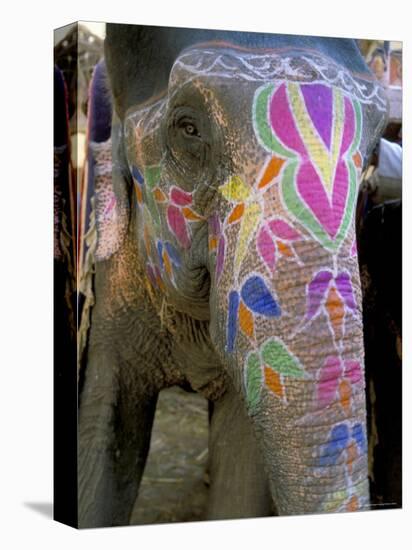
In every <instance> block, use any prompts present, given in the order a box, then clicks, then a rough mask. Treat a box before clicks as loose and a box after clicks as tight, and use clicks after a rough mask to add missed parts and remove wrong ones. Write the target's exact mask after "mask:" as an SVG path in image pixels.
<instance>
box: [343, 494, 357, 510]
mask: <svg viewBox="0 0 412 550" xmlns="http://www.w3.org/2000/svg"><path fill="white" fill-rule="evenodd" d="M346 510H347V511H348V512H356V510H359V502H358V497H357V496H355V495H353V496H352V497H351V498H350V500H349V502H348V503H347V504H346Z"/></svg>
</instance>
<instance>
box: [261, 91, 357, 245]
mask: <svg viewBox="0 0 412 550" xmlns="http://www.w3.org/2000/svg"><path fill="white" fill-rule="evenodd" d="M253 122H254V126H255V133H256V135H257V137H258V139H259V140H260V142H261V144H262V146H263V147H264V148H265V149H266V150H268V151H270V152H272V153H275V154H276V155H278V156H279V158H281V159H283V160H284V162H285V163H286V166H285V167H284V169H283V173H282V178H281V181H280V189H281V195H282V200H283V202H284V206H285V208H286V209H287V211H288V212H289V213H290V214H291V216H292V217H293V219H294V220H296V221H297V222H298V223H299V224H300V225H301V226H303V227H304V228H305V229H306V230H307V231H309V232H310V234H311V235H312V237H313V238H315V239H316V240H318V241H319V242H320V243H321V244H322V246H324V247H325V248H326V249H327V250H330V251H331V252H333V253H335V252H336V251H337V250H338V249H339V247H340V246H341V244H342V243H343V241H344V240H345V238H346V235H347V233H348V229H349V226H350V222H351V221H352V217H353V214H354V208H355V203H356V201H355V196H356V191H357V171H359V170H360V169H361V167H362V157H361V154H360V152H359V144H360V136H361V130H362V110H361V107H360V104H359V101H358V100H356V99H355V98H352V97H349V96H348V95H346V94H344V93H343V92H342V90H341V89H339V88H336V87H332V86H329V85H326V84H303V83H298V82H286V83H285V82H283V83H281V84H280V85H275V84H269V85H265V86H263V87H261V88H259V89H258V90H257V92H256V94H255V101H254V108H253Z"/></svg>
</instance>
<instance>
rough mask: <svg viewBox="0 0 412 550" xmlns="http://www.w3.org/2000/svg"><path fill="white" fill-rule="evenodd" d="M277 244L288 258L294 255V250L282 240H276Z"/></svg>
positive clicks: (281, 252)
mask: <svg viewBox="0 0 412 550" xmlns="http://www.w3.org/2000/svg"><path fill="white" fill-rule="evenodd" d="M276 244H277V247H278V250H279V252H280V254H282V256H287V257H288V258H290V257H291V256H293V250H292V249H291V248H290V246H289V245H288V244H285V243H283V242H282V241H276Z"/></svg>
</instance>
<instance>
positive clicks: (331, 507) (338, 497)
mask: <svg viewBox="0 0 412 550" xmlns="http://www.w3.org/2000/svg"><path fill="white" fill-rule="evenodd" d="M347 498H348V491H347V489H342V490H341V491H335V492H334V493H332V494H330V495H328V496H327V497H326V499H325V501H324V502H323V503H322V510H323V511H324V512H334V511H335V510H337V509H338V508H340V507H341V506H342V505H343V504H344V503H345V501H346V500H347Z"/></svg>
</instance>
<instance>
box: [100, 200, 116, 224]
mask: <svg viewBox="0 0 412 550" xmlns="http://www.w3.org/2000/svg"><path fill="white" fill-rule="evenodd" d="M115 206H116V195H115V194H114V193H112V196H111V197H110V200H109V202H108V204H107V206H106V208H105V209H104V213H103V217H104V218H105V219H106V220H107V219H108V218H110V216H111V214H112V211H113V209H114V207H115Z"/></svg>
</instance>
